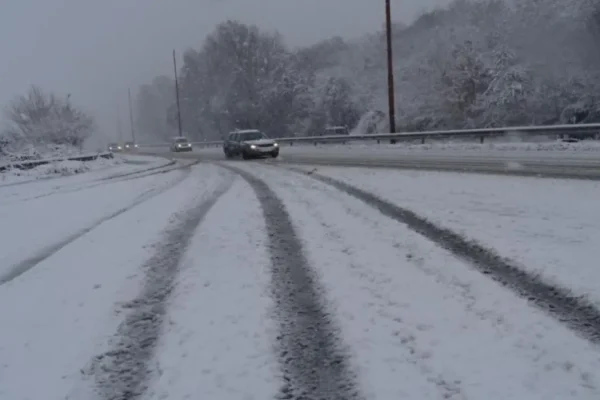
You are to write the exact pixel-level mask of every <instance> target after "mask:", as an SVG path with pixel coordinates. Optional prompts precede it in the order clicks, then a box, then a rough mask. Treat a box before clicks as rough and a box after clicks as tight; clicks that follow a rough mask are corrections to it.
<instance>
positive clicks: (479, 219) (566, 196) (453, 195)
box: [299, 167, 600, 306]
mask: <svg viewBox="0 0 600 400" xmlns="http://www.w3.org/2000/svg"><path fill="white" fill-rule="evenodd" d="M299 168H304V169H314V168H308V167H299ZM316 171H317V173H319V174H322V175H326V176H331V177H334V178H338V179H341V180H343V181H345V182H348V183H351V184H353V185H355V186H357V187H359V188H362V189H365V190H367V191H370V192H372V193H374V194H376V195H378V196H380V197H381V198H383V199H386V200H389V201H391V202H393V203H395V204H398V205H399V206H401V207H405V208H408V209H410V210H412V211H414V212H416V213H418V214H420V215H422V216H424V217H426V218H428V219H429V220H431V221H432V222H435V223H437V224H438V225H441V226H444V227H446V228H450V229H452V230H454V231H456V232H458V233H461V234H463V235H464V236H466V237H468V238H470V239H473V240H476V241H478V242H480V243H482V244H484V245H486V246H488V247H491V248H493V249H495V250H496V251H497V252H498V253H499V254H500V255H502V256H504V257H508V258H510V259H512V260H514V261H516V262H517V263H518V264H519V265H520V266H521V268H523V269H525V270H528V271H530V272H533V273H535V274H540V275H541V276H542V277H544V278H546V279H547V280H549V281H551V282H555V283H558V284H560V285H562V286H564V287H566V288H568V289H571V290H573V291H574V292H575V293H577V294H579V295H586V296H587V297H588V298H589V299H590V300H591V301H593V302H594V303H596V304H597V305H599V306H600V285H598V282H600V268H599V267H598V259H600V248H599V247H598V244H599V243H600V224H598V221H600V203H599V202H598V199H599V198H600V183H599V182H594V181H581V180H566V179H536V178H529V177H509V176H491V175H476V174H461V173H451V172H425V171H406V170H381V169H380V170H369V169H363V168H334V167H331V168H330V167H316Z"/></svg>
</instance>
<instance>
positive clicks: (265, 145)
mask: <svg viewBox="0 0 600 400" xmlns="http://www.w3.org/2000/svg"><path fill="white" fill-rule="evenodd" d="M258 147H273V145H272V144H259V145H258Z"/></svg>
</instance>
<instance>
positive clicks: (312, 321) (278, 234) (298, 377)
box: [219, 164, 362, 400]
mask: <svg viewBox="0 0 600 400" xmlns="http://www.w3.org/2000/svg"><path fill="white" fill-rule="evenodd" d="M219 165H221V166H222V167H224V168H226V169H229V170H230V171H233V172H235V173H236V174H239V175H240V176H241V177H242V178H243V179H244V180H245V181H246V182H247V183H248V184H249V185H250V186H251V187H252V189H253V190H254V192H255V194H256V196H257V198H258V200H259V202H260V204H261V207H262V210H263V215H264V218H265V222H266V226H267V234H268V237H269V245H270V254H271V263H272V265H271V268H272V269H271V289H272V296H273V298H274V301H275V304H276V318H277V319H278V324H279V335H278V336H277V345H276V347H277V351H278V353H279V354H278V357H279V363H280V366H281V369H282V373H283V380H284V382H283V385H282V388H281V392H280V393H279V397H278V398H280V399H297V400H301V399H302V400H313V399H314V400H321V399H327V400H351V399H356V400H358V399H362V396H361V395H360V394H359V390H358V385H357V384H356V382H355V378H356V377H355V375H354V373H352V372H351V369H350V367H349V361H348V358H347V356H346V354H345V352H344V351H343V348H342V346H341V340H340V338H339V336H338V329H337V328H336V327H335V326H334V322H333V321H332V317H331V315H330V314H329V312H328V311H327V310H326V305H325V301H324V300H323V298H322V296H321V293H322V289H321V288H320V287H319V284H318V282H317V278H316V276H315V273H314V272H313V271H312V268H311V267H310V265H309V263H308V261H307V260H306V257H305V256H304V252H303V248H302V244H301V242H300V240H299V239H298V236H297V235H296V232H295V229H294V227H293V225H292V222H291V219H290V217H289V215H288V213H287V210H286V208H285V205H284V204H283V202H282V201H281V200H280V199H279V198H278V197H277V195H276V194H275V193H274V192H273V191H272V190H271V189H270V188H269V186H268V185H267V184H266V183H265V182H264V181H262V180H261V179H259V178H257V177H255V176H253V175H252V174H250V173H248V172H246V171H243V170H241V169H238V168H236V167H231V166H228V165H223V164H219Z"/></svg>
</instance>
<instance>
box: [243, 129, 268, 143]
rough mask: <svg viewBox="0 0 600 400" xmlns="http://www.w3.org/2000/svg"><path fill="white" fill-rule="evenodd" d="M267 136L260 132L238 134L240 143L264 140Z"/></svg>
mask: <svg viewBox="0 0 600 400" xmlns="http://www.w3.org/2000/svg"><path fill="white" fill-rule="evenodd" d="M266 138H267V136H266V135H265V134H264V133H262V132H258V131H256V132H244V133H240V141H245V140H259V139H266Z"/></svg>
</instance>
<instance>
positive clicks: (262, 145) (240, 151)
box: [223, 129, 279, 160]
mask: <svg viewBox="0 0 600 400" xmlns="http://www.w3.org/2000/svg"><path fill="white" fill-rule="evenodd" d="M223 152H224V153H225V157H227V158H233V157H235V156H242V158H243V159H244V160H247V159H249V158H258V157H273V158H276V157H277V156H279V145H278V144H277V143H276V142H275V141H274V140H273V139H269V138H268V137H267V135H265V134H264V133H262V132H261V131H259V130H257V129H248V130H240V131H233V132H230V133H229V135H227V138H226V139H225V141H224V142H223Z"/></svg>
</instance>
